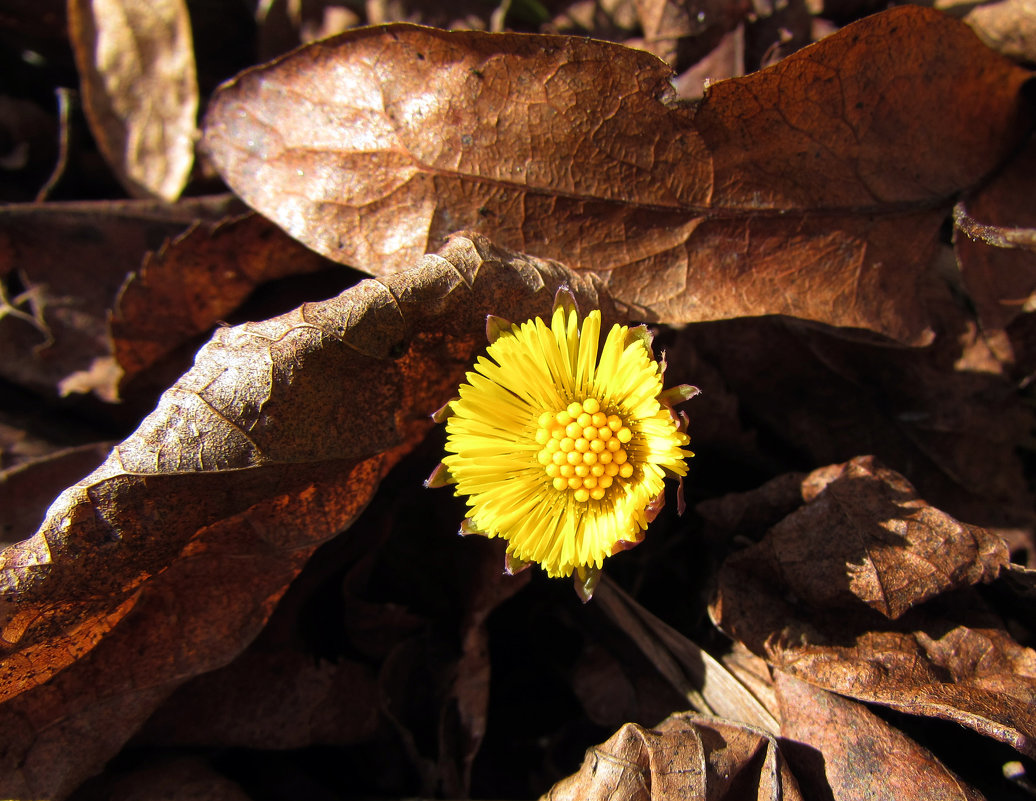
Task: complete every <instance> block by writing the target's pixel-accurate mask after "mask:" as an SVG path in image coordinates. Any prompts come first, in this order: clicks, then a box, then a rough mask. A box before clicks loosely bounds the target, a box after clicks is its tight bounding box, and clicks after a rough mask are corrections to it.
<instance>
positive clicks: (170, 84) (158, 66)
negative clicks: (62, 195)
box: [68, 0, 198, 201]
mask: <svg viewBox="0 0 1036 801" xmlns="http://www.w3.org/2000/svg"><path fill="white" fill-rule="evenodd" d="M68 10H69V15H68V16H69V30H70V37H71V41H72V45H73V50H74V52H75V56H76V64H77V66H78V67H79V74H80V76H81V86H82V93H83V107H84V109H85V111H86V115H87V119H88V120H89V121H90V127H91V130H92V131H93V134H94V137H95V138H96V140H97V144H98V147H99V148H100V150H101V152H102V153H103V154H104V157H105V159H106V160H107V161H108V163H109V164H110V165H111V167H112V169H113V170H114V171H115V174H116V175H117V176H118V177H119V179H120V180H121V181H122V183H123V185H124V186H125V188H126V189H127V191H129V192H130V193H132V194H133V195H136V196H138V197H158V198H161V199H163V200H167V201H172V200H176V198H178V197H179V196H180V192H182V191H183V188H184V186H185V185H186V183H187V179H188V177H189V176H190V173H191V167H192V166H193V164H194V139H195V127H196V123H195V119H196V117H197V114H198V81H197V78H196V75H195V67H194V48H193V47H192V43H191V20H190V16H189V15H188V13H187V3H186V2H184V0H71V2H69V4H68Z"/></svg>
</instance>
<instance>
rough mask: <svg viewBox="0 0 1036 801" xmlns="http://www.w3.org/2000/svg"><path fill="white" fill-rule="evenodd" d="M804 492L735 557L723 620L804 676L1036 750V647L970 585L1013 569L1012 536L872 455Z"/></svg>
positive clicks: (826, 471) (824, 474)
mask: <svg viewBox="0 0 1036 801" xmlns="http://www.w3.org/2000/svg"><path fill="white" fill-rule="evenodd" d="M802 495H803V499H804V501H805V503H804V505H803V506H801V507H800V508H799V509H797V510H796V511H794V512H792V513H791V514H789V515H787V516H786V517H785V518H784V519H783V520H781V521H780V522H778V523H777V524H776V525H774V526H773V527H772V528H771V529H770V530H769V531H768V532H767V534H766V536H764V537H763V539H762V540H761V541H760V542H759V543H758V544H756V545H753V546H750V547H748V548H746V549H744V550H742V551H740V552H738V553H736V554H734V555H733V556H732V557H731V558H730V559H729V560H728V561H727V562H726V564H725V565H724V566H723V568H722V569H721V571H720V574H719V584H718V589H717V595H716V599H715V600H714V602H713V604H712V606H711V608H710V613H711V615H712V617H713V619H714V620H715V621H716V623H717V624H718V625H720V626H721V627H722V628H723V629H724V631H726V632H727V633H729V634H730V635H731V636H733V637H734V638H735V639H737V640H739V641H740V642H742V643H744V644H745V645H747V646H748V648H749V649H751V650H752V651H753V652H755V653H756V654H758V655H760V656H763V657H765V658H766V660H767V661H768V662H770V664H772V665H775V666H777V667H779V668H781V669H782V670H785V671H786V672H788V673H789V674H791V675H792V676H795V677H797V678H799V679H802V680H804V681H808V682H810V683H812V684H815V685H818V686H821V687H824V688H826V689H829V690H831V691H833V692H837V693H841V694H843V695H848V696H851V697H853V698H858V699H861V700H865V701H874V702H878V703H882V704H886V705H888V706H892V707H894V708H896V709H901V710H903V711H906V712H912V713H914V714H921V715H929V716H934V717H941V718H946V719H949V720H955V721H958V722H960V723H963V724H964V725H966V726H970V727H971V728H974V729H976V730H977V731H980V732H982V733H984V734H986V735H987V736H990V737H993V738H996V739H999V740H1002V741H1004V742H1007V743H1009V744H1010V745H1012V746H1013V747H1015V748H1016V749H1018V750H1020V751H1022V752H1024V753H1027V754H1030V755H1031V754H1034V753H1036V744H1034V743H1036V740H1034V739H1033V738H1034V736H1036V714H1034V710H1036V703H1034V702H1036V653H1034V652H1033V651H1032V650H1031V649H1027V648H1024V647H1022V646H1020V645H1018V643H1016V642H1015V641H1014V640H1013V638H1012V637H1011V636H1010V634H1009V633H1008V632H1007V631H1006V630H1005V629H1004V628H1003V624H1002V622H1001V621H1000V620H999V619H998V618H997V617H996V615H994V614H991V613H989V612H988V611H986V610H985V608H984V606H983V604H982V603H981V602H980V601H979V599H978V597H977V596H976V595H975V594H974V592H973V590H971V587H972V586H973V585H975V584H977V583H979V582H988V581H991V580H993V579H994V578H996V576H997V575H998V573H999V572H1000V570H1001V569H1003V568H1004V567H1005V566H1006V564H1007V549H1006V546H1005V545H1004V544H1003V542H1002V541H1000V540H999V538H998V537H996V536H995V535H993V534H990V533H989V532H987V531H985V530H983V529H980V528H978V527H976V526H969V525H966V524H962V523H958V522H957V521H955V520H954V519H953V518H950V517H949V516H948V515H946V514H945V513H943V512H940V511H939V510H937V509H934V508H932V507H930V506H928V505H927V504H925V503H924V502H923V501H921V500H920V499H918V498H917V497H916V495H915V494H914V492H913V488H912V487H911V486H910V485H909V484H908V483H907V482H906V481H905V480H904V479H903V478H902V477H901V476H898V475H897V474H895V473H892V472H891V471H889V470H887V469H885V468H882V467H881V466H880V465H878V464H876V463H875V462H874V460H873V459H870V458H866V457H864V458H860V459H854V460H853V461H851V462H849V463H847V464H845V465H835V466H832V467H830V468H822V469H821V470H817V471H814V472H813V473H811V474H810V475H809V476H808V477H807V478H806V479H805V480H804V481H803V482H802ZM749 502H750V501H749Z"/></svg>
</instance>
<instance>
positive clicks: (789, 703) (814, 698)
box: [774, 670, 982, 801]
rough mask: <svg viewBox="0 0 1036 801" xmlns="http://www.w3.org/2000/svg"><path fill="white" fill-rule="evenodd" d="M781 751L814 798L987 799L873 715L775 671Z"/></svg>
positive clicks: (840, 800) (887, 800)
mask: <svg viewBox="0 0 1036 801" xmlns="http://www.w3.org/2000/svg"><path fill="white" fill-rule="evenodd" d="M774 679H775V686H776V690H777V698H778V700H779V701H780V705H781V749H782V751H783V752H784V754H785V755H786V756H787V758H788V762H789V763H790V764H791V766H792V769H793V770H794V771H795V778H796V779H798V781H799V785H800V786H801V787H802V789H803V790H804V791H805V792H806V794H807V795H808V796H809V797H811V798H824V797H829V798H831V799H832V801H852V799H857V798H867V799H872V800H873V801H900V799H907V798H915V797H917V795H916V794H917V791H918V788H924V797H925V798H926V799H929V801H981V799H982V796H981V794H979V793H978V792H976V791H975V790H973V789H972V788H970V787H968V785H967V784H965V783H964V782H963V781H961V780H960V779H959V778H958V777H957V776H955V775H954V774H953V772H952V771H950V770H948V769H947V768H946V767H945V766H944V765H943V764H942V763H941V762H939V760H938V759H936V757H935V756H934V755H933V754H932V753H931V752H930V751H928V749H926V748H922V747H921V746H920V745H918V744H917V743H915V742H914V741H913V740H911V739H910V738H909V737H907V736H906V735H905V734H903V733H902V732H900V731H899V730H898V729H896V728H894V727H893V726H890V725H889V724H888V723H886V722H885V721H883V720H882V719H881V718H879V717H878V716H877V715H875V714H874V713H873V712H871V711H870V710H869V709H867V707H865V706H863V705H862V704H859V703H856V702H855V701H850V700H849V699H848V698H842V697H841V696H838V695H834V694H832V693H829V692H826V691H825V690H821V689H820V688H819V687H814V686H813V685H812V684H807V683H806V682H804V681H799V680H798V679H796V678H793V677H792V676H789V675H788V674H787V673H784V672H783V671H780V670H778V671H775V676H774Z"/></svg>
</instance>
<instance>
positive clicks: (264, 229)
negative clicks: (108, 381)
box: [110, 214, 328, 386]
mask: <svg viewBox="0 0 1036 801" xmlns="http://www.w3.org/2000/svg"><path fill="white" fill-rule="evenodd" d="M327 266H328V262H327V261H326V260H325V259H323V258H321V257H320V256H318V255H317V254H316V253H314V252H313V251H311V250H309V249H308V248H304V247H302V246H301V245H299V244H298V242H296V241H295V240H293V239H291V238H289V237H287V236H285V235H284V233H283V232H282V231H281V230H280V229H278V228H276V227H275V226H274V225H273V224H272V223H270V222H268V221H267V220H265V219H263V218H262V217H259V216H258V215H256V214H248V215H245V216H243V217H238V218H232V219H226V220H223V221H222V222H219V223H207V222H201V223H196V224H195V225H192V226H191V227H190V228H189V229H188V230H187V231H185V232H184V233H182V234H180V235H179V236H177V237H176V238H174V239H172V240H171V241H167V242H165V243H164V244H163V245H162V247H161V248H159V249H158V250H157V251H155V252H152V253H148V254H147V255H146V256H145V258H144V260H143V263H142V264H141V266H140V269H139V270H138V271H136V272H134V273H132V274H131V275H129V276H127V279H126V283H125V284H123V286H122V288H121V289H120V290H119V295H118V299H117V300H116V301H115V305H114V309H113V310H112V315H111V323H110V326H111V338H112V353H113V356H114V358H115V362H116V364H117V365H118V366H119V369H120V370H121V379H120V385H122V386H124V385H125V384H126V382H128V381H129V380H130V379H132V378H133V377H135V376H136V375H137V374H138V373H140V372H141V371H142V370H145V369H147V368H148V367H150V366H152V365H154V364H155V363H156V362H158V361H159V360H160V359H161V358H162V357H164V356H166V355H167V354H169V353H170V352H172V351H173V350H175V349H176V348H177V347H179V346H180V345H182V344H183V343H184V342H188V341H190V340H191V339H192V338H193V337H196V336H198V335H199V334H202V333H204V332H206V331H208V330H209V329H211V328H212V327H213V326H214V325H216V324H217V323H218V322H219V321H220V320H224V319H226V317H227V316H229V315H230V313H231V312H233V311H234V310H235V309H236V308H238V306H239V305H240V304H241V303H242V302H243V301H244V300H245V299H246V298H247V297H248V295H249V293H250V292H252V290H254V289H255V288H256V287H257V286H258V285H259V284H261V283H263V282H264V281H272V280H274V279H277V278H283V277H285V276H289V275H303V274H306V273H310V272H316V271H318V270H321V269H324V268H325V267H327Z"/></svg>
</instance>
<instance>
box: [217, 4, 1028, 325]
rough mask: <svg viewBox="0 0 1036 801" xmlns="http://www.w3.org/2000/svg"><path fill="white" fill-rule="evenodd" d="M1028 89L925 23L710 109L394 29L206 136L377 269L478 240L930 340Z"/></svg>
mask: <svg viewBox="0 0 1036 801" xmlns="http://www.w3.org/2000/svg"><path fill="white" fill-rule="evenodd" d="M922 76H923V81H922ZM1027 77H1028V73H1026V72H1025V71H1024V70H1020V69H1018V68H1016V67H1013V66H1012V65H1010V63H1009V62H1007V61H1005V60H1003V59H1001V58H1000V57H999V56H996V55H995V54H993V53H992V52H991V51H989V50H987V49H986V48H985V47H984V46H983V45H981V44H980V43H979V42H978V40H977V39H976V38H975V36H974V34H972V33H971V32H970V31H969V30H968V29H967V27H966V26H964V25H962V24H960V23H958V22H955V21H953V20H951V19H949V18H947V17H945V16H943V15H941V14H939V13H937V12H932V11H929V10H924V9H919V8H914V7H906V8H900V9H895V10H893V11H890V12H888V13H885V14H881V15H877V16H874V17H870V18H868V19H866V20H863V21H861V22H860V23H857V24H856V25H853V26H850V27H848V28H846V29H844V30H842V31H840V32H839V33H837V34H835V35H833V36H831V37H828V38H827V39H825V40H823V41H822V42H820V43H818V44H817V45H815V46H813V47H811V48H807V49H805V50H803V51H800V52H799V53H796V54H795V55H793V56H791V57H790V58H788V59H785V60H784V61H782V62H780V63H779V64H777V65H775V66H773V67H771V68H769V69H767V70H764V71H762V72H759V73H756V74H754V75H750V76H747V77H745V78H740V79H732V80H729V81H724V82H721V83H719V84H716V85H715V86H713V87H712V88H711V89H710V92H709V93H708V95H707V96H706V98H705V99H704V100H703V101H702V103H701V105H700V106H699V107H698V108H697V109H696V110H693V109H691V108H690V107H687V106H682V105H679V104H674V103H672V102H670V98H671V94H670V90H669V80H670V78H671V72H670V71H669V70H668V68H667V67H665V65H664V64H662V63H661V62H658V61H657V60H655V59H654V58H653V57H651V56H649V55H647V54H645V53H643V52H639V51H633V50H628V49H625V48H622V47H620V46H617V45H611V44H607V43H603V42H597V41H590V40H584V39H574V38H564V37H550V36H542V37H538V36H537V37H533V36H517V35H492V34H483V33H475V32H454V33H445V32H442V31H435V30H428V29H423V28H415V27H411V26H405V25H402V26H388V27H381V28H369V29H363V30H359V31H354V32H350V33H347V34H345V35H343V36H341V37H339V38H336V39H333V40H329V41H327V42H322V43H317V44H314V45H311V46H309V47H306V48H303V49H301V50H298V51H296V52H295V53H293V54H291V55H289V56H287V57H285V58H283V59H281V60H278V61H275V62H273V63H271V64H270V65H266V66H261V67H257V68H255V69H252V70H250V71H247V72H245V73H243V74H242V75H241V76H239V77H238V78H237V79H235V80H234V81H233V82H231V83H229V84H228V85H226V86H224V87H223V88H222V90H221V91H220V92H218V93H217V95H216V96H215V97H214V99H213V102H212V104H211V107H210V109H209V112H208V116H207V122H206V134H205V137H206V144H207V148H208V150H209V152H210V153H211V155H212V157H213V159H214V160H215V162H216V164H217V166H218V167H219V169H220V171H221V172H222V174H223V176H224V178H225V179H226V180H227V182H228V183H229V184H230V185H231V187H232V188H233V189H234V190H235V191H236V192H237V193H238V194H239V195H241V197H242V198H244V199H245V200H246V202H248V203H249V204H250V205H252V206H253V207H254V208H256V209H257V210H259V211H260V212H261V213H263V214H264V215H266V216H268V217H269V218H270V219H272V220H274V221H275V222H277V223H278V224H279V225H281V226H282V227H283V228H284V229H285V230H286V231H288V232H289V233H290V234H291V235H292V236H295V237H297V238H299V239H300V240H301V241H303V242H304V243H306V244H307V245H309V246H310V247H312V248H314V249H315V250H317V251H318V252H320V253H323V254H325V255H327V256H329V257H330V258H333V259H336V260H339V261H343V262H346V263H349V264H352V265H353V266H357V267H360V268H363V269H366V270H369V271H372V272H375V273H377V274H387V273H391V272H394V271H395V270H398V269H400V268H401V267H403V266H405V265H406V264H408V263H409V262H410V261H412V259H413V258H415V256H416V255H417V254H419V253H421V252H423V251H424V250H425V249H427V248H428V246H429V243H435V242H437V241H439V240H440V239H441V238H442V237H443V236H445V235H447V234H449V233H450V232H451V231H453V230H455V229H458V228H463V227H469V228H472V229H474V230H481V231H484V232H487V233H490V232H491V234H492V236H493V237H495V238H497V239H498V240H499V241H501V242H502V243H504V244H507V245H509V246H512V247H517V248H520V249H522V250H525V251H528V252H530V253H534V254H538V255H545V256H550V257H555V258H562V259H563V260H564V261H565V262H566V263H567V264H570V265H571V266H573V267H575V268H577V269H592V270H595V271H598V272H599V273H600V274H601V275H602V276H603V277H604V279H605V281H606V282H607V285H608V287H609V289H610V291H611V292H612V294H613V295H614V296H615V297H617V298H618V299H620V300H622V301H625V302H626V303H628V304H631V305H633V306H635V307H639V308H640V310H641V313H643V314H646V315H650V316H653V317H655V318H656V319H662V320H666V321H695V320H707V319H715V318H723V317H735V316H740V315H746V314H748V315H759V314H768V313H782V314H791V315H798V316H801V317H807V318H810V319H814V320H822V321H825V322H829V323H833V324H836V325H843V326H856V327H862V328H870V329H873V330H876V331H880V332H882V333H885V334H888V335H891V336H894V337H898V338H900V339H903V340H908V341H918V340H919V339H922V338H924V336H925V331H926V327H927V324H928V321H927V319H926V317H925V314H924V311H923V309H922V307H921V304H920V302H919V299H918V295H919V287H920V285H921V284H922V283H923V282H924V281H925V280H926V274H927V273H928V271H929V266H930V261H931V258H932V256H933V253H934V246H935V243H936V242H937V239H938V233H939V227H940V225H941V222H942V220H943V219H944V217H945V214H946V209H947V208H948V205H949V204H951V202H952V198H953V196H954V195H955V193H957V192H959V191H960V190H962V189H964V188H966V187H969V186H972V185H974V184H975V183H976V182H978V181H979V180H980V179H981V178H982V177H983V176H984V175H986V174H987V173H988V172H989V171H990V170H991V169H993V168H994V167H995V166H996V165H997V164H998V163H1000V162H1001V161H1002V160H1003V159H1004V158H1005V156H1006V155H1007V154H1008V153H1009V152H1010V150H1011V148H1012V147H1013V146H1014V144H1015V143H1016V142H1017V141H1018V139H1019V137H1020V136H1021V135H1022V134H1023V133H1024V131H1025V123H1024V120H1023V117H1024V112H1023V111H1022V107H1021V100H1020V97H1019V88H1020V86H1021V84H1022V82H1023V81H1024V80H1025V79H1026V78H1027ZM921 86H923V91H921V90H919V89H918V87H921ZM932 130H938V131H939V132H940V135H939V136H938V137H937V138H933V137H932V136H931V131H932Z"/></svg>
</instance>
